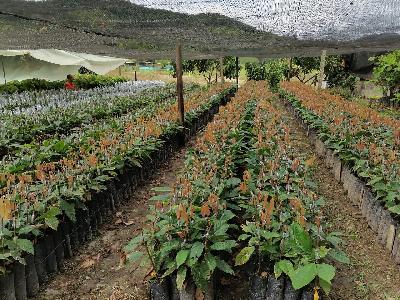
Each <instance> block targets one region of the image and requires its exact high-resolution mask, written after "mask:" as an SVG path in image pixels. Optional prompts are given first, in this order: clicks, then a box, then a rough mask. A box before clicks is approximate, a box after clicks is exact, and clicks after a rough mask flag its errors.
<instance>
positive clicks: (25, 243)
mask: <svg viewBox="0 0 400 300" xmlns="http://www.w3.org/2000/svg"><path fill="white" fill-rule="evenodd" d="M15 243H16V244H17V245H18V247H19V248H20V249H21V250H23V251H25V252H28V253H30V254H33V253H34V251H35V250H34V249H33V244H32V242H31V241H29V240H26V239H16V240H15Z"/></svg>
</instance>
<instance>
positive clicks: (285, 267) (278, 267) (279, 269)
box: [274, 260, 294, 278]
mask: <svg viewBox="0 0 400 300" xmlns="http://www.w3.org/2000/svg"><path fill="white" fill-rule="evenodd" d="M293 271H294V269H293V264H292V263H291V262H290V261H288V260H280V261H278V262H277V263H275V265H274V273H275V277H276V278H278V277H279V276H281V275H282V273H284V274H286V275H289V274H290V273H292V272H293Z"/></svg>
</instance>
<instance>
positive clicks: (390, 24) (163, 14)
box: [0, 0, 400, 58]
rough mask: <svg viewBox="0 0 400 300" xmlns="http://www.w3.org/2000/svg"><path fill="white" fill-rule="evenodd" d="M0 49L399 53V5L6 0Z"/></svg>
mask: <svg viewBox="0 0 400 300" xmlns="http://www.w3.org/2000/svg"><path fill="white" fill-rule="evenodd" d="M0 39H1V40H2V46H1V48H3V49H37V48H57V49H65V50H71V51H77V52H90V53H94V54H105V55H113V56H125V57H138V58H169V57H174V48H175V44H176V42H177V41H178V40H180V41H182V43H183V45H184V56H185V57H214V56H221V55H237V56H257V57H276V56H278V57H286V56H294V55H318V54H319V53H320V51H321V50H322V49H327V50H328V52H329V53H350V52H360V51H370V52H371V51H382V50H390V49H394V48H400V5H399V0H352V1H351V0H349V1H347V0H346V1H344V0H330V1H328V0H326V1H323V0H203V1H200V0H131V1H125V0H69V1H66V0H47V1H24V0H7V1H1V3H0Z"/></svg>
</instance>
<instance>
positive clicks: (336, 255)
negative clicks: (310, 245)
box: [328, 249, 350, 264]
mask: <svg viewBox="0 0 400 300" xmlns="http://www.w3.org/2000/svg"><path fill="white" fill-rule="evenodd" d="M328 256H329V257H330V258H332V259H334V260H336V261H338V262H341V263H344V264H349V263H350V259H349V258H348V257H347V255H346V254H345V253H344V252H343V251H341V250H336V249H330V250H329V253H328Z"/></svg>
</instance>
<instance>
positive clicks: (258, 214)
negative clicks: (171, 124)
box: [125, 81, 348, 300]
mask: <svg viewBox="0 0 400 300" xmlns="http://www.w3.org/2000/svg"><path fill="white" fill-rule="evenodd" d="M271 99H272V94H271V93H270V92H269V91H268V89H267V84H266V82H263V81H260V82H252V81H251V82H248V83H247V84H246V85H245V86H244V87H242V88H240V89H239V91H238V93H237V94H236V96H235V98H234V99H233V100H232V101H231V102H230V103H229V104H228V105H227V106H226V108H225V109H223V110H221V111H220V113H219V115H217V117H216V118H215V119H214V121H213V122H212V123H211V124H209V125H208V126H207V128H206V129H205V131H204V133H203V134H202V136H201V137H199V138H198V140H197V142H196V145H195V148H194V149H193V150H192V151H190V152H189V153H188V155H187V159H186V164H185V168H184V170H183V172H182V174H183V175H181V176H180V177H179V178H178V180H177V182H176V184H175V185H174V186H172V187H160V188H156V189H155V192H156V193H157V195H156V196H154V197H152V198H151V199H150V201H151V203H152V205H151V207H150V211H151V214H150V215H149V220H150V221H149V224H148V226H147V228H146V229H144V231H143V232H142V233H141V234H139V235H138V236H136V237H135V238H133V239H132V241H131V242H130V243H129V244H128V245H127V246H126V247H125V251H126V253H127V258H128V261H130V262H137V261H140V262H141V264H142V265H146V264H147V265H150V267H151V268H152V271H153V272H152V275H153V280H152V281H151V283H150V288H151V289H150V292H151V297H152V299H195V297H203V298H204V299H214V298H215V295H216V290H215V287H216V286H217V285H216V284H215V283H216V282H217V281H218V275H219V273H225V274H230V275H234V274H235V273H237V271H238V269H239V268H241V266H243V265H246V266H247V268H248V270H249V276H250V287H249V295H250V299H263V300H264V299H297V298H298V297H300V294H303V295H304V297H308V296H311V297H312V295H313V294H315V297H317V298H318V297H319V295H320V293H319V289H320V288H321V289H323V290H324V291H325V292H329V290H330V286H331V281H332V279H333V277H334V275H335V268H334V267H333V265H332V264H330V263H329V261H331V260H338V261H342V262H348V259H347V257H346V256H345V254H344V253H343V252H342V251H341V250H340V249H339V244H340V234H338V233H335V232H332V233H325V230H324V226H323V225H322V224H323V215H322V211H321V206H322V205H323V200H322V199H321V198H319V197H318V196H317V195H316V194H315V193H314V192H313V191H312V186H313V184H312V182H310V179H309V176H308V173H309V172H310V170H311V165H312V163H311V161H310V160H304V159H303V158H301V157H298V156H297V155H296V152H295V151H294V149H293V147H292V146H291V142H290V139H291V136H290V129H289V128H288V127H287V126H286V125H285V124H286V120H285V118H284V117H283V115H282V113H281V112H280V111H279V109H278V108H277V107H275V106H274V105H273V104H271V102H270V101H271ZM243 280H246V279H243ZM304 288H305V290H302V289H304ZM309 289H311V291H310V290H309Z"/></svg>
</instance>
